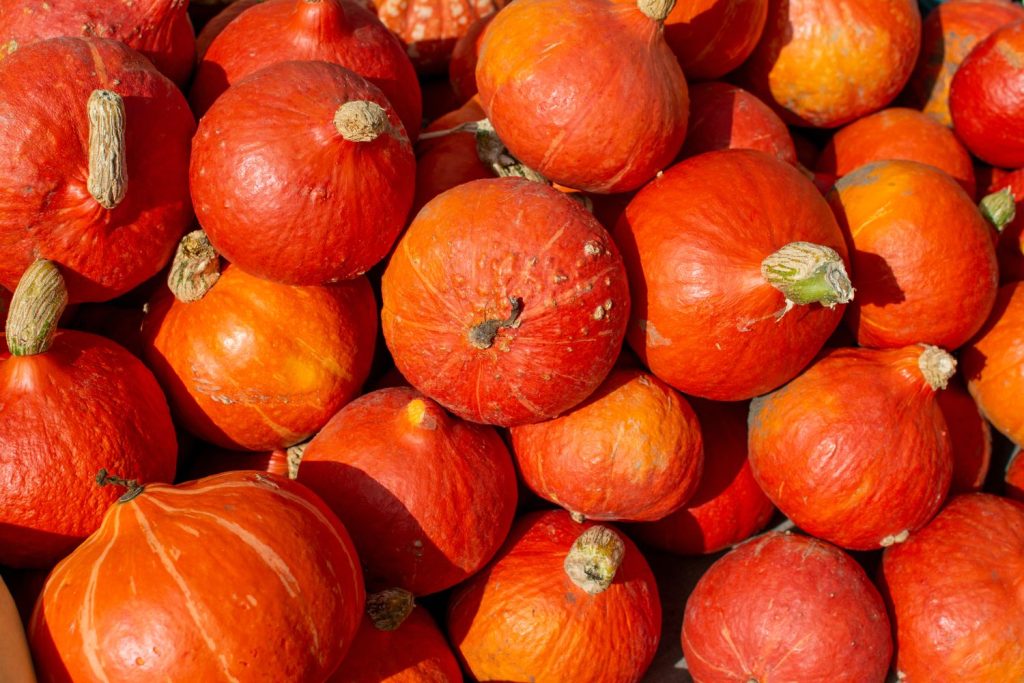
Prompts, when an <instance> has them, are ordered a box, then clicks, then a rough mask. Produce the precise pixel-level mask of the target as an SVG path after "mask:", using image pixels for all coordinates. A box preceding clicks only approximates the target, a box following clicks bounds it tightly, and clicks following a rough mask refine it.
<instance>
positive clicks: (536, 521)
mask: <svg viewBox="0 0 1024 683" xmlns="http://www.w3.org/2000/svg"><path fill="white" fill-rule="evenodd" d="M660 631H661V605H660V603H659V601H658V589H657V586H656V584H655V582H654V576H653V574H652V573H651V570H650V567H648V565H647V561H646V560H645V559H644V557H643V555H641V554H640V551H639V550H638V549H637V547H636V546H635V545H634V544H633V542H632V541H630V540H629V539H628V538H626V537H625V536H622V535H621V534H620V533H618V532H616V531H613V530H612V529H611V528H609V527H601V526H595V525H593V524H592V523H589V522H588V523H586V524H576V523H575V522H573V521H572V519H571V518H570V517H569V514H568V513H566V512H562V511H560V510H559V511H547V512H534V513H530V514H527V515H524V516H523V517H521V518H520V519H519V521H518V522H517V523H516V526H515V528H513V530H512V533H511V534H510V535H509V538H508V541H506V543H505V546H504V547H503V548H502V549H501V551H500V552H499V553H498V556H497V557H496V558H495V560H494V561H493V562H492V563H491V564H490V565H489V566H488V567H487V568H486V569H485V570H484V571H482V572H481V573H479V574H477V575H476V576H474V577H473V578H472V579H470V580H469V581H468V582H467V583H465V584H463V585H462V586H461V587H460V588H459V589H458V590H457V591H456V592H455V593H454V594H453V595H452V599H451V602H450V603H449V606H448V634H449V636H450V638H451V641H452V644H453V645H454V646H455V650H456V652H457V654H458V655H459V657H460V659H461V660H462V663H463V665H464V666H465V668H466V670H467V671H468V672H469V673H470V674H471V675H472V676H473V677H474V678H475V679H476V680H480V681H509V682H512V681H523V682H524V683H525V682H526V681H533V680H550V681H602V682H604V681H607V682H608V683H617V682H622V683H626V682H628V681H638V680H640V679H641V677H642V676H643V673H644V672H645V671H646V670H647V667H648V666H650V663H651V660H652V659H653V657H654V652H655V650H656V649H657V647H658V639H659V634H660Z"/></svg>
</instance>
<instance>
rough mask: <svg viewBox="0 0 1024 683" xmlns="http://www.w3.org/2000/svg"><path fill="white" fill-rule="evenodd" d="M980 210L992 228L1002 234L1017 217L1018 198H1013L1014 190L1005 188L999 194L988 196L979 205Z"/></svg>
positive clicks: (994, 193)
mask: <svg viewBox="0 0 1024 683" xmlns="http://www.w3.org/2000/svg"><path fill="white" fill-rule="evenodd" d="M978 209H980V210H981V215H982V216H984V217H985V220H987V221H988V222H989V223H991V224H992V227H994V228H995V229H996V230H998V231H999V232H1002V231H1003V228H1005V227H1006V226H1007V225H1009V224H1010V222H1012V221H1013V219H1014V218H1016V217H1017V198H1016V197H1014V196H1013V190H1011V189H1010V188H1008V187H1004V188H1003V189H1001V190H999V191H998V192H993V193H992V194H990V195H986V196H985V197H984V198H983V199H982V200H981V201H980V202H979V203H978Z"/></svg>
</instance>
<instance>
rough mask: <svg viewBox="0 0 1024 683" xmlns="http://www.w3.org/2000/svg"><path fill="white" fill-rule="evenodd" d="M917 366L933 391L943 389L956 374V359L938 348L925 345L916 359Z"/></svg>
mask: <svg viewBox="0 0 1024 683" xmlns="http://www.w3.org/2000/svg"><path fill="white" fill-rule="evenodd" d="M917 366H918V367H919V368H920V369H921V374H922V375H924V379H925V381H926V382H928V386H930V387H931V388H932V389H933V390H934V391H939V390H940V389H945V388H946V385H947V384H949V380H950V378H951V377H953V375H955V374H956V358H954V357H953V356H952V355H950V354H949V353H947V352H946V351H944V350H942V349H940V348H939V347H938V346H927V345H925V346H924V351H922V352H921V355H920V356H919V357H918V359H917Z"/></svg>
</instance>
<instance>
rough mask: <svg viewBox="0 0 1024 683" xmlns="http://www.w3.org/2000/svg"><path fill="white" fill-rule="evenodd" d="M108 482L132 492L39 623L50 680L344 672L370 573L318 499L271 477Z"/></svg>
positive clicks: (61, 576) (55, 586) (69, 570)
mask: <svg viewBox="0 0 1024 683" xmlns="http://www.w3.org/2000/svg"><path fill="white" fill-rule="evenodd" d="M97 479H98V480H99V481H100V482H114V483H123V484H124V485H127V486H128V491H127V493H125V494H124V495H123V496H121V498H120V499H118V501H117V502H116V503H114V504H113V505H112V506H111V507H110V509H109V510H108V511H107V513H106V515H105V516H104V518H103V524H102V526H101V527H100V528H99V529H98V530H97V531H96V533H94V534H93V535H92V536H90V537H89V539H88V540H87V541H86V542H85V543H83V544H82V545H81V546H80V547H79V548H78V549H77V550H76V551H75V552H74V553H72V554H71V555H69V556H68V557H67V558H65V559H64V560H63V561H62V562H60V563H59V564H58V565H57V566H56V568H54V570H53V572H52V573H51V574H50V577H49V578H48V579H47V582H46V586H45V588H44V589H43V593H42V596H41V597H40V599H39V602H38V603H37V604H36V608H35V611H34V612H33V615H32V621H31V624H30V626H29V641H30V644H31V646H32V654H33V656H34V658H35V661H36V666H37V667H38V669H39V675H40V678H42V679H43V680H50V681H54V680H60V681H66V680H81V679H82V677H88V678H90V679H99V680H103V679H107V680H139V679H140V678H146V679H150V678H152V679H160V680H167V679H170V680H174V681H215V680H232V679H234V680H251V681H304V680H325V679H326V678H327V676H328V675H329V674H330V673H332V672H333V671H335V670H336V669H337V668H338V666H339V665H340V663H341V661H342V659H343V658H344V657H345V654H346V653H347V651H348V649H349V647H350V646H351V644H352V639H353V637H354V636H355V633H356V629H357V628H358V626H359V621H360V618H361V616H362V611H363V604H364V592H363V584H362V574H361V572H360V569H359V560H358V558H357V557H356V554H355V551H354V549H353V548H352V541H351V540H350V539H349V537H348V534H347V533H346V531H345V527H344V526H343V525H342V524H341V522H339V521H338V518H337V517H335V516H334V515H333V514H332V513H331V511H330V510H329V509H328V508H327V507H326V506H325V505H324V504H323V502H322V501H320V500H319V499H318V498H317V497H316V496H315V495H313V494H312V493H311V492H310V491H309V489H307V488H306V487H304V486H302V485H300V484H297V483H295V482H293V481H289V480H288V479H285V478H283V477H278V476H276V475H273V474H267V473H261V472H229V473H226V474H220V475H216V476H213V477H207V478H205V479H199V480H197V481H193V482H188V483H186V484H179V485H178V486H170V485H167V484H144V485H140V484H138V483H137V482H135V481H124V480H123V479H116V478H115V479H111V478H110V477H109V476H107V473H106V472H105V471H101V472H100V475H99V476H98V477H97ZM92 485H93V486H96V481H93V482H92ZM111 596H113V597H111Z"/></svg>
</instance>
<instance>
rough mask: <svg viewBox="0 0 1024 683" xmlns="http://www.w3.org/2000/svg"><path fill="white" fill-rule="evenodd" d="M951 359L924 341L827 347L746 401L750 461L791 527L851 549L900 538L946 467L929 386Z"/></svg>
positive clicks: (912, 527)
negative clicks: (777, 385) (778, 384)
mask: <svg viewBox="0 0 1024 683" xmlns="http://www.w3.org/2000/svg"><path fill="white" fill-rule="evenodd" d="M955 368H956V361H955V360H954V359H953V357H952V356H950V355H949V354H948V353H946V352H945V351H943V350H942V349H939V348H937V347H934V346H923V345H915V346H908V347H904V348H900V349H883V350H877V349H829V350H828V351H826V352H825V353H823V354H822V355H821V356H820V357H819V358H818V359H817V360H816V361H815V362H814V364H812V365H811V366H810V367H809V368H808V369H807V370H806V371H805V372H804V373H803V374H802V375H800V376H799V377H797V378H796V379H794V380H793V381H792V382H790V383H789V384H787V385H786V386H784V387H782V388H781V389H779V390H777V391H775V392H772V393H771V394H768V395H766V396H762V397H759V398H756V399H754V401H753V402H752V403H751V406H750V436H749V449H750V451H749V453H750V465H751V467H752V468H753V471H754V477H756V479H757V481H758V483H759V484H760V485H761V488H762V489H764V492H765V493H766V494H767V495H768V497H769V498H770V499H771V500H772V502H773V503H775V505H776V507H778V508H779V510H781V511H782V513H783V514H785V515H786V516H787V517H789V518H790V519H791V520H793V522H794V523H795V524H796V525H797V526H798V527H800V528H801V529H803V530H805V531H807V532H808V533H810V534H813V535H815V536H817V537H819V538H822V539H824V540H827V541H830V542H832V543H835V544H836V545H840V546H842V547H844V548H850V549H853V550H877V549H878V548H880V547H886V546H889V545H892V544H894V543H900V542H902V541H905V540H906V539H907V536H908V535H910V534H912V533H913V532H914V531H916V530H917V529H919V528H921V527H922V526H924V524H926V523H927V522H928V520H929V519H931V518H932V516H934V515H935V513H936V512H938V510H939V506H940V505H941V504H942V501H943V500H944V499H945V497H946V492H947V491H948V490H949V484H950V479H951V477H952V473H953V456H952V445H951V442H950V438H949V430H948V428H947V426H946V420H945V418H944V417H943V415H942V411H941V410H940V408H939V405H938V402H937V401H936V399H935V392H936V391H939V390H940V389H942V388H944V387H945V386H946V383H947V382H948V381H949V378H950V377H951V376H952V375H953V373H954V372H955Z"/></svg>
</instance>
